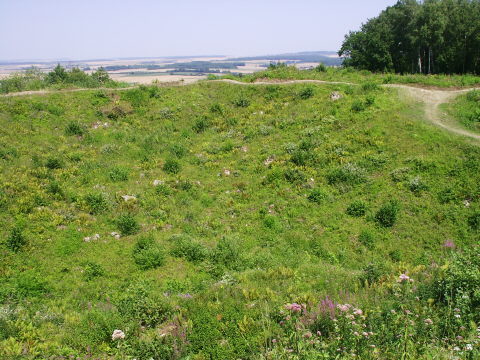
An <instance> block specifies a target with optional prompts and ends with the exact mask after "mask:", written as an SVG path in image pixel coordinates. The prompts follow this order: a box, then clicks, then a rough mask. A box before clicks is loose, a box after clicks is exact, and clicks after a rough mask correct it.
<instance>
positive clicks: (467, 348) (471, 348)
mask: <svg viewBox="0 0 480 360" xmlns="http://www.w3.org/2000/svg"><path fill="white" fill-rule="evenodd" d="M465 350H467V351H471V350H473V346H472V344H467V345H465Z"/></svg>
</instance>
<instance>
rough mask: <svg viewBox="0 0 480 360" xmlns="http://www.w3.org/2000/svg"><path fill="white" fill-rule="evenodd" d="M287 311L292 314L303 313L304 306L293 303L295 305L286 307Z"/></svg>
mask: <svg viewBox="0 0 480 360" xmlns="http://www.w3.org/2000/svg"><path fill="white" fill-rule="evenodd" d="M285 309H287V310H290V311H291V312H301V311H302V305H300V304H297V303H293V304H287V305H285Z"/></svg>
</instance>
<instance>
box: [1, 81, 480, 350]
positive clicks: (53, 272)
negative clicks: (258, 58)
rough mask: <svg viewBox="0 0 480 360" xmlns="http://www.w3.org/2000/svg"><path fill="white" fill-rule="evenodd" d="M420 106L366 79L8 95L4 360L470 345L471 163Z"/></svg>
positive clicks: (475, 232)
mask: <svg viewBox="0 0 480 360" xmlns="http://www.w3.org/2000/svg"><path fill="white" fill-rule="evenodd" d="M333 92H337V93H338V94H339V95H340V96H341V98H340V99H339V100H337V101H333V100H332V99H331V95H332V93H333ZM421 110H422V109H421V107H420V106H419V105H418V104H413V103H410V102H409V101H408V100H406V99H403V100H402V98H400V97H399V96H398V93H397V90H396V89H389V88H380V87H377V86H374V85H372V84H370V85H366V86H350V85H342V84H336V85H328V84H324V85H319V84H291V85H265V86H258V85H257V86H244V87H243V86H242V87H239V86H238V85H233V84H227V83H219V82H205V83H199V84H195V85H191V86H185V87H178V88H157V87H140V88H137V89H129V90H124V91H121V92H111V91H106V90H92V91H85V92H65V93H56V94H46V95H42V96H30V97H9V98H6V97H5V98H0V125H1V127H0V128H1V129H2V130H1V133H0V161H1V163H2V167H1V169H2V170H1V174H0V176H1V184H2V185H1V188H0V207H1V208H2V212H1V214H0V224H1V225H2V229H3V230H2V238H3V239H4V241H3V245H2V247H1V248H0V256H1V258H2V261H0V281H1V283H2V284H3V285H2V287H1V288H0V300H1V302H2V305H1V306H2V307H1V309H2V312H1V317H0V349H1V350H0V354H2V355H3V356H10V357H14V356H18V358H20V357H22V356H23V357H27V358H28V357H30V358H35V357H37V358H45V357H48V356H57V357H59V356H67V355H74V356H84V355H92V356H94V357H95V358H101V359H103V358H109V357H110V358H116V359H123V358H137V359H149V358H151V357H153V358H155V359H170V358H181V357H182V356H186V355H190V356H191V358H193V359H236V358H242V359H249V358H263V359H282V358H285V359H289V358H292V359H293V358H295V356H297V358H305V359H316V358H318V356H320V355H322V356H323V357H324V358H333V357H334V356H337V355H338V354H339V353H340V354H342V355H341V356H343V357H345V358H348V357H352V356H353V355H352V354H357V355H359V356H361V357H362V358H365V359H368V358H399V357H401V356H402V354H403V355H404V356H405V357H406V358H412V359H413V358H415V359H418V358H428V356H433V355H438V356H440V355H441V354H447V353H449V352H452V351H453V352H455V350H453V349H454V348H455V347H458V348H459V349H460V350H461V351H470V350H465V349H466V347H467V344H469V345H471V346H474V347H475V349H474V350H472V351H478V350H477V348H476V343H475V342H474V341H476V340H475V336H476V333H475V332H476V328H472V326H473V325H472V324H473V323H471V321H478V319H477V315H476V312H475V309H476V307H477V306H478V302H477V300H478V299H477V298H476V296H477V295H475V293H474V290H475V288H476V284H477V282H478V281H479V279H480V276H478V268H477V267H476V265H475V261H478V260H476V259H477V257H476V255H475V251H476V250H475V249H476V248H475V247H473V245H474V244H475V242H476V241H478V239H479V229H480V212H479V204H478V202H479V196H480V188H479V186H478V184H479V183H480V171H479V170H480V160H479V159H480V158H479V155H480V150H479V148H478V147H477V146H475V145H470V144H468V143H466V142H464V140H463V139H462V138H460V137H457V136H456V135H453V134H449V133H447V132H444V131H442V130H440V129H438V128H437V127H435V126H433V125H431V124H429V123H428V122H425V121H424V119H423V115H422V111H421ZM470 254H473V255H470ZM468 256H471V259H470V258H469V259H470V260H471V263H472V264H473V265H472V268H471V269H470V270H468V269H460V270H459V269H458V267H459V266H460V264H467V265H466V266H467V267H468V264H469V262H468V261H465V257H468ZM472 259H473V260H472ZM446 262H450V263H451V264H453V265H451V266H450V267H448V268H447V267H439V264H440V265H443V264H444V263H446ZM456 266H457V267H456ZM475 269H476V270H475ZM475 271H477V273H476V272H475ZM466 273H468V274H471V277H470V278H469V280H468V281H466V282H465V284H466V285H465V286H464V287H462V288H461V289H459V288H457V287H455V286H456V285H455V284H460V283H462V284H463V282H462V281H460V280H461V277H462V276H463V275H462V274H466ZM399 276H401V277H399ZM410 278H412V279H414V280H415V282H414V283H411V282H410V281H409V279H410ZM464 295H468V296H470V298H471V301H470V302H467V301H464V300H461V299H464V298H463V297H462V296H464ZM346 304H348V306H347V305H346ZM350 304H352V305H353V306H354V307H350ZM453 308H458V309H459V312H460V313H459V314H458V315H461V316H460V317H459V318H457V317H454V316H453V313H452V309H453ZM360 309H362V311H359V310H360ZM392 310H393V311H392ZM455 314H457V313H455ZM416 315H418V317H415V316H416ZM352 316H353V318H354V319H355V321H353V322H352V319H353V318H352ZM410 321H411V322H410ZM430 322H431V324H430ZM400 324H401V326H400ZM405 324H407V328H404V326H405ZM461 326H463V327H461ZM116 329H118V330H121V331H122V333H123V334H124V335H125V338H122V336H121V334H120V333H117V335H116V336H115V339H112V333H113V331H114V330H116ZM362 333H366V335H364V334H362ZM409 334H412V335H413V338H412V337H410V336H409ZM399 335H400V336H399ZM458 336H460V337H458ZM445 339H447V340H445ZM472 344H473V345H472ZM2 352H3V353H2ZM472 354H473V353H472ZM442 356H443V355H442Z"/></svg>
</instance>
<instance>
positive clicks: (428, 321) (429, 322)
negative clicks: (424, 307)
mask: <svg viewBox="0 0 480 360" xmlns="http://www.w3.org/2000/svg"><path fill="white" fill-rule="evenodd" d="M423 322H424V323H425V324H426V325H432V324H433V321H432V319H425V320H423Z"/></svg>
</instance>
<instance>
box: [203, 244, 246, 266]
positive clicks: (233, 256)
mask: <svg viewBox="0 0 480 360" xmlns="http://www.w3.org/2000/svg"><path fill="white" fill-rule="evenodd" d="M210 259H211V261H212V262H213V263H215V264H217V265H221V266H224V267H226V268H227V269H230V270H239V269H240V268H241V265H242V259H241V247H240V244H239V242H238V241H237V240H236V239H232V238H227V237H223V238H222V239H221V240H220V241H219V242H218V243H217V246H216V247H215V249H213V251H212V253H211V255H210Z"/></svg>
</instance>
